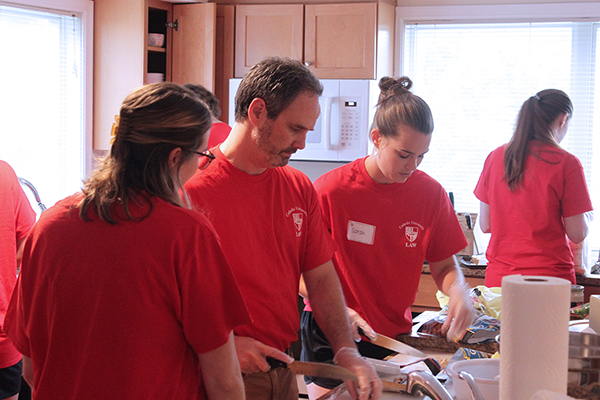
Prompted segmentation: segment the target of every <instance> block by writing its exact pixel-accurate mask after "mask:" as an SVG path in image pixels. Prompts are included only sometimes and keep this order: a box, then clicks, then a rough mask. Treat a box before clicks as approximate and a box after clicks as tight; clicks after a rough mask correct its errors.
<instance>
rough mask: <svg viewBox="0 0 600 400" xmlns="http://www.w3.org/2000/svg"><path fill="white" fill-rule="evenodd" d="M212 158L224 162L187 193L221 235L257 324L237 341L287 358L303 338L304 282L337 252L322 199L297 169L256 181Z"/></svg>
mask: <svg viewBox="0 0 600 400" xmlns="http://www.w3.org/2000/svg"><path fill="white" fill-rule="evenodd" d="M212 151H213V154H214V155H215V157H216V159H215V160H214V161H213V162H212V163H210V165H209V166H208V168H207V169H205V170H202V171H200V170H199V171H197V172H196V174H195V175H194V176H193V177H192V178H191V179H190V180H189V181H188V182H187V184H186V185H185V188H186V191H187V192H188V195H189V197H190V199H191V200H192V203H193V205H194V207H195V208H196V210H198V211H200V212H202V213H204V214H205V215H206V216H207V217H208V219H209V220H210V221H211V222H212V224H213V226H214V227H215V229H216V231H217V233H218V234H219V236H220V238H221V245H222V246H223V250H224V251H225V254H227V258H228V260H229V263H230V265H231V268H232V270H233V273H234V275H235V277H236V280H237V282H238V284H239V285H240V290H241V291H242V295H243V297H244V300H245V301H246V305H247V306H248V310H249V312H250V315H251V316H252V320H253V323H252V324H248V325H243V326H241V327H237V328H235V329H234V333H235V334H236V335H238V336H248V337H252V338H254V339H256V340H258V341H260V342H262V343H265V344H267V345H269V346H272V347H275V348H277V349H279V350H282V351H283V350H286V349H287V348H288V347H289V346H290V344H291V343H292V342H294V341H296V340H297V338H298V336H297V332H298V329H299V327H300V318H299V315H298V287H299V281H300V274H301V273H302V272H303V271H307V270H310V269H313V268H316V267H318V266H320V265H323V264H325V263H326V262H327V261H329V260H331V257H332V255H333V252H334V247H333V242H332V240H331V237H330V236H329V235H328V233H327V229H326V228H325V226H324V224H323V219H322V217H321V209H320V207H319V202H318V200H317V195H316V193H315V190H314V188H313V186H312V184H311V182H310V180H309V179H308V177H307V176H306V175H304V174H303V173H302V172H300V171H298V170H296V169H294V168H292V167H290V166H285V167H278V168H269V169H267V170H266V171H265V172H263V173H262V174H260V175H249V174H247V173H245V172H242V171H240V170H239V169H237V168H236V167H235V166H234V165H233V164H232V163H231V162H229V161H228V160H227V158H225V156H224V155H223V153H222V152H221V150H219V148H218V147H216V148H213V149H212Z"/></svg>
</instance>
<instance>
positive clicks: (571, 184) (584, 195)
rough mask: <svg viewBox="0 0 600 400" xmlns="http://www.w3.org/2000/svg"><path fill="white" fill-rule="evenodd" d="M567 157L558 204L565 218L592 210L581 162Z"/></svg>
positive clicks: (572, 157)
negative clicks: (561, 193) (562, 188)
mask: <svg viewBox="0 0 600 400" xmlns="http://www.w3.org/2000/svg"><path fill="white" fill-rule="evenodd" d="M569 156H570V157H569V159H568V162H567V170H566V173H565V177H564V182H565V186H564V190H563V197H562V199H561V203H560V205H561V209H562V215H563V217H565V218H566V217H572V216H574V215H579V214H583V213H585V212H588V211H592V210H593V207H592V200H591V199H590V193H589V191H588V187H587V183H586V181H585V174H584V172H583V167H582V166H581V162H580V161H579V160H578V159H577V157H575V156H573V155H569Z"/></svg>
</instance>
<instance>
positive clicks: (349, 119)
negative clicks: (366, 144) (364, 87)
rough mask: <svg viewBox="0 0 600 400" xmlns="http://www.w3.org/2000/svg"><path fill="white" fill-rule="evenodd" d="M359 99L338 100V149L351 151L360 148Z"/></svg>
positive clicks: (360, 105)
mask: <svg viewBox="0 0 600 400" xmlns="http://www.w3.org/2000/svg"><path fill="white" fill-rule="evenodd" d="M362 106H363V105H362V104H361V100H360V98H357V97H355V98H351V97H341V98H340V138H339V148H340V149H341V150H346V149H347V150H351V149H357V150H358V149H359V148H360V137H361V133H362V134H364V132H361V131H360V111H361V110H360V108H361V107H362Z"/></svg>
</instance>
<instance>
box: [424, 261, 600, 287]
mask: <svg viewBox="0 0 600 400" xmlns="http://www.w3.org/2000/svg"><path fill="white" fill-rule="evenodd" d="M461 269H462V272H463V274H464V275H465V277H470V278H485V268H469V267H462V266H461ZM422 272H423V273H424V274H430V273H431V271H430V270H429V264H427V263H425V264H423V270H422ZM576 280H577V284H578V285H583V286H597V287H600V275H591V274H590V275H577V277H576Z"/></svg>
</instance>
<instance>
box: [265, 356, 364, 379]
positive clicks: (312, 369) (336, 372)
mask: <svg viewBox="0 0 600 400" xmlns="http://www.w3.org/2000/svg"><path fill="white" fill-rule="evenodd" d="M267 362H268V363H269V365H270V366H271V368H288V369H289V370H290V371H292V373H293V374H294V375H308V376H316V377H319V378H328V379H340V380H343V381H358V379H357V378H356V375H354V373H352V372H351V371H350V370H348V369H346V368H344V367H340V366H339V365H334V364H327V363H318V362H308V361H292V362H291V363H285V362H283V361H279V360H277V359H275V358H272V357H267Z"/></svg>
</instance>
